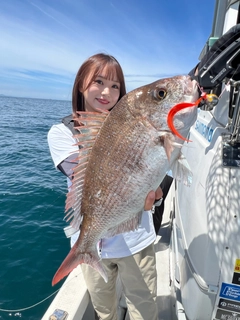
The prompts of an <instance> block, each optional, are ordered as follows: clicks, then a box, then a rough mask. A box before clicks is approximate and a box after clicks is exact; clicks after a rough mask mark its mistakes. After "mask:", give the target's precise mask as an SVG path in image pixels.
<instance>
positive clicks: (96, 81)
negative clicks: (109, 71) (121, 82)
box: [94, 79, 103, 84]
mask: <svg viewBox="0 0 240 320" xmlns="http://www.w3.org/2000/svg"><path fill="white" fill-rule="evenodd" d="M94 82H95V83H98V84H103V82H102V80H100V79H96V80H95V81H94Z"/></svg>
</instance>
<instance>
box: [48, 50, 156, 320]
mask: <svg viewBox="0 0 240 320" xmlns="http://www.w3.org/2000/svg"><path fill="white" fill-rule="evenodd" d="M125 93H126V89H125V82H124V76H123V72H122V69H121V66H120V65H119V63H118V61H117V60H116V59H115V58H114V57H112V56H110V55H107V54H103V53H99V54H96V55H94V56H92V57H90V58H89V59H87V60H86V61H85V62H84V63H83V64H82V66H81V67H80V69H79V71H78V73H77V76H76V79H75V83H74V86H73V95H72V107H73V117H77V116H78V115H77V113H76V112H77V111H88V112H93V111H94V112H101V110H111V109H112V108H113V107H114V106H115V104H116V103H117V102H118V101H119V100H120V99H121V97H122V96H123V95H124V94H125ZM68 120H69V118H68ZM71 125H72V126H73V120H72V119H70V121H67V126H66V125H64V124H63V123H62V124H58V125H54V126H53V127H52V128H51V129H50V131H49V133H48V143H49V148H50V152H51V155H52V158H53V162H54V164H55V166H56V167H57V168H58V169H59V170H60V171H62V172H63V173H64V174H65V175H67V176H68V184H69V185H71V179H72V168H73V167H74V166H75V165H76V163H75V164H74V162H73V161H72V160H73V159H75V158H76V156H77V153H78V146H76V145H75V146H74V144H75V143H76V141H75V139H74V138H73V135H72V131H71V130H70V129H69V127H70V126H71ZM70 154H71V155H70ZM161 197H162V191H161V189H160V188H159V189H158V190H157V191H156V193H155V192H154V191H151V192H150V193H149V195H148V196H147V198H146V201H145V210H149V211H143V214H142V220H141V223H140V226H139V228H138V230H136V231H132V232H128V233H123V234H119V235H116V236H114V237H111V238H104V239H101V259H102V262H103V264H104V267H105V269H106V271H107V274H108V282H107V283H105V281H104V280H103V278H102V277H101V275H100V274H99V273H98V272H97V271H95V270H94V269H92V268H91V267H89V266H88V265H87V264H82V270H83V274H84V278H85V281H86V284H87V287H88V290H89V293H90V296H91V300H92V303H93V306H94V308H95V310H96V312H97V314H98V316H99V317H100V319H109V320H110V319H111V320H117V299H116V279H117V275H119V277H120V279H121V282H122V285H123V290H124V293H125V297H126V302H127V306H128V310H129V314H130V319H132V320H133V319H134V320H138V319H139V320H140V319H144V320H148V319H149V320H155V319H157V305H156V291H157V286H156V283H157V274H156V261H155V252H154V246H153V243H154V240H155V237H156V235H155V230H154V225H153V221H152V214H151V211H150V209H151V207H152V204H153V202H154V201H155V198H156V199H159V198H161ZM78 234H79V232H77V233H76V234H74V235H73V237H72V240H71V244H72V245H73V244H74V242H75V241H76V240H77V238H78Z"/></svg>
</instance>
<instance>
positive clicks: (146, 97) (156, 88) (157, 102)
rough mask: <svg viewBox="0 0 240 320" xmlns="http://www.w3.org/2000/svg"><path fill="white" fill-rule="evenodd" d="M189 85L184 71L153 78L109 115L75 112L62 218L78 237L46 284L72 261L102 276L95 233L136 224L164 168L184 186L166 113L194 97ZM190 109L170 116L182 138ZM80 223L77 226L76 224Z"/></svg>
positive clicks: (191, 118)
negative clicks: (74, 149) (74, 145)
mask: <svg viewBox="0 0 240 320" xmlns="http://www.w3.org/2000/svg"><path fill="white" fill-rule="evenodd" d="M197 98H198V93H197V86H196V84H195V82H192V81H191V80H190V78H189V77H188V76H176V77H172V78H167V79H161V80H158V81H156V82H153V83H151V84H148V85H146V86H143V87H140V88H137V89H135V90H133V91H131V92H129V93H128V94H127V95H125V96H124V97H123V98H122V99H121V100H120V101H119V102H118V104H117V105H116V106H115V107H114V109H113V110H112V111H111V112H110V113H87V112H82V113H80V114H79V120H78V121H79V123H80V124H81V126H80V127H79V131H80V132H79V135H77V136H75V138H76V139H77V141H78V144H79V145H81V146H82V148H81V149H79V156H78V159H79V164H78V166H77V167H76V168H75V169H74V178H73V184H72V187H71V189H70V191H69V193H68V195H67V201H66V211H67V214H66V217H67V219H69V220H71V224H72V225H73V226H74V227H77V228H80V235H79V238H78V240H77V242H76V243H75V245H74V246H73V248H72V249H71V251H70V252H69V254H68V256H67V257H66V259H65V260H64V261H63V263H62V265H61V266H60V268H59V269H58V271H57V272H56V274H55V276H54V278H53V281H52V283H53V285H54V284H56V283H57V282H58V281H60V280H61V279H62V278H63V277H65V276H66V275H67V274H68V273H69V272H71V271H72V270H73V269H74V268H75V267H77V265H78V264H81V263H87V264H89V265H90V266H92V267H93V268H95V269H96V270H98V271H99V272H100V274H101V275H102V276H103V278H104V279H105V281H107V275H106V272H105V270H104V266H103V265H102V262H101V258H100V257H99V255H98V250H97V245H98V242H99V240H100V239H101V238H104V237H109V236H113V235H115V234H117V233H121V232H126V231H131V230H134V229H136V228H138V223H139V219H140V217H141V213H142V211H143V207H144V201H145V198H146V196H147V194H148V192H149V191H151V190H156V189H157V187H158V186H159V184H160V182H161V181H162V179H163V178H164V176H165V174H166V172H167V171H168V170H170V169H171V170H172V172H173V175H174V177H175V178H177V179H180V180H182V181H183V182H184V183H185V184H188V183H189V177H190V176H191V172H190V170H189V168H188V166H187V165H186V160H185V159H184V158H183V157H182V155H181V145H182V144H183V142H184V141H183V140H182V139H180V138H179V137H178V136H176V135H175V134H174V133H173V132H172V131H171V130H170V128H169V126H168V124H167V117H168V113H169V111H170V110H171V109H172V108H173V107H174V106H175V105H176V104H179V103H181V102H184V103H185V102H187V103H188V102H195V101H196V100H197ZM196 117H197V107H196V106H195V107H188V108H185V109H183V110H180V111H179V112H177V113H176V114H175V115H174V118H173V122H174V128H175V129H176V130H177V131H178V132H179V133H180V135H181V136H182V137H185V138H186V137H187V135H188V132H189V130H190V127H191V126H192V125H193V123H194V122H195V120H196ZM80 222H81V226H80Z"/></svg>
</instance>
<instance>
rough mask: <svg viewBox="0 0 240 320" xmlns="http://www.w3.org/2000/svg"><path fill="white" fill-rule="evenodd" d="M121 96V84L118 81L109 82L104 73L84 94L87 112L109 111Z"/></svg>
mask: <svg viewBox="0 0 240 320" xmlns="http://www.w3.org/2000/svg"><path fill="white" fill-rule="evenodd" d="M119 95H120V83H119V82H118V81H117V80H116V81H115V80H114V81H112V80H107V79H106V77H105V76H104V73H103V75H99V76H97V78H96V79H95V80H94V81H93V82H92V83H91V84H90V86H89V87H88V89H87V90H85V91H84V92H83V96H84V100H85V111H88V112H100V110H109V109H111V108H112V107H113V106H114V105H115V104H116V103H117V101H118V98H119Z"/></svg>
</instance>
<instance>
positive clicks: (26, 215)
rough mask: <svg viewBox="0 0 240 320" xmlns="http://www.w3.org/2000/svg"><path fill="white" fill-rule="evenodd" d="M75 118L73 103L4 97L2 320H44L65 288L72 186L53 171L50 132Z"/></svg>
mask: <svg viewBox="0 0 240 320" xmlns="http://www.w3.org/2000/svg"><path fill="white" fill-rule="evenodd" d="M70 113H71V102H69V101H55V100H41V99H28V98H13V97H5V96H0V152H1V156H0V182H1V183H0V319H1V320H2V319H4V320H8V319H18V318H21V319H24V320H25V319H26V320H38V319H41V318H42V316H43V315H44V313H45V311H46V309H47V308H48V306H49V304H50V303H51V301H52V300H53V298H54V296H55V294H56V293H55V294H54V295H52V296H51V297H50V298H48V297H49V296H50V295H51V294H53V293H54V292H56V291H57V290H58V289H59V288H60V286H61V284H62V283H63V281H61V282H60V283H59V284H57V285H56V286H54V287H52V285H51V281H52V277H53V275H54V273H55V272H56V270H57V269H58V267H59V266H60V264H61V262H62V261H63V259H64V258H65V256H66V255H67V253H68V252H69V249H70V244H69V240H68V239H67V238H66V237H65V235H64V232H63V228H64V227H65V226H66V223H65V222H64V220H63V217H64V204H65V198H66V192H67V184H66V178H65V177H64V175H63V174H62V173H60V172H58V171H57V170H56V169H55V168H54V165H53V162H52V159H51V156H50V153H49V149H48V144H47V133H48V131H49V129H50V127H51V126H52V125H53V124H57V123H59V122H60V121H61V119H62V118H63V117H64V116H66V115H69V114H70ZM46 298H47V299H46ZM44 299H46V300H45V301H43V300H44ZM42 301H43V302H42ZM3 310H5V311H3Z"/></svg>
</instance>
